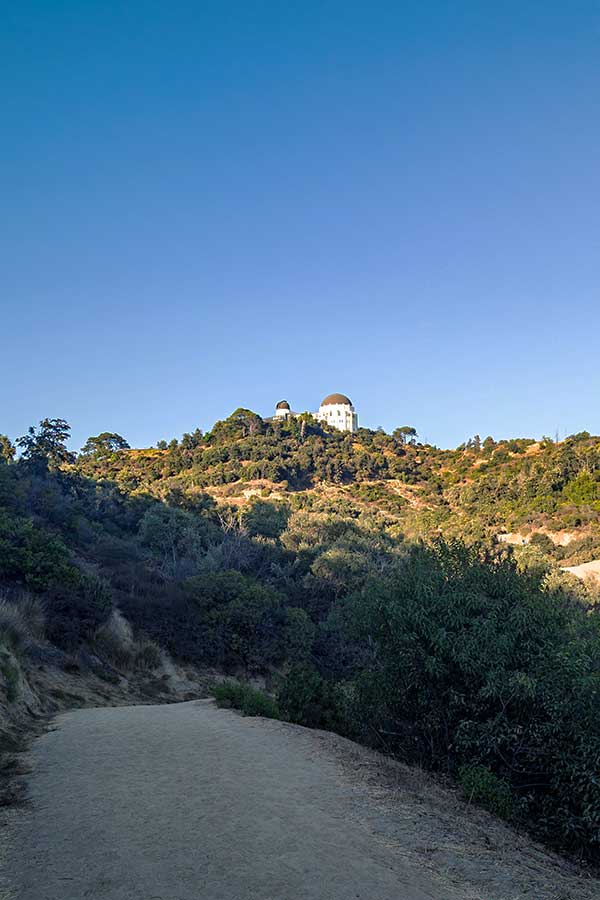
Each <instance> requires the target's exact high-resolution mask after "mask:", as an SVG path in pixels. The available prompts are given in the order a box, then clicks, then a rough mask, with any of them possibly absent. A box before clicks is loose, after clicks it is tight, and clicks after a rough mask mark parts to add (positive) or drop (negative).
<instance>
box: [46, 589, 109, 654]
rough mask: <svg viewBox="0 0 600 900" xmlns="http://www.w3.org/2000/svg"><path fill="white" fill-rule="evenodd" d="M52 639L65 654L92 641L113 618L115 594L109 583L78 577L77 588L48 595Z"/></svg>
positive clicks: (47, 602)
mask: <svg viewBox="0 0 600 900" xmlns="http://www.w3.org/2000/svg"><path fill="white" fill-rule="evenodd" d="M46 608H47V610H48V638H49V639H50V640H51V641H53V642H54V643H56V644H58V646H59V647H62V648H63V649H65V650H74V649H77V648H78V647H79V646H80V645H81V644H82V643H84V642H86V641H91V640H93V638H94V635H95V633H96V631H97V629H98V628H99V626H101V625H103V624H104V623H105V622H106V621H107V619H108V617H109V616H110V614H111V611H112V608H113V602H112V592H111V590H110V587H109V585H108V584H107V582H105V581H103V580H101V579H99V578H96V577H94V576H92V575H83V574H81V573H78V578H77V582H76V583H75V584H74V585H64V586H61V587H57V588H55V589H54V590H52V591H50V592H49V593H48V594H47V599H46Z"/></svg>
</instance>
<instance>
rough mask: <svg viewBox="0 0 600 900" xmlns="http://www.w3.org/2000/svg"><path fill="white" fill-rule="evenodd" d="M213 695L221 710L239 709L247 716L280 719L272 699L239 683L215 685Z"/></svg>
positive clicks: (224, 682)
mask: <svg viewBox="0 0 600 900" xmlns="http://www.w3.org/2000/svg"><path fill="white" fill-rule="evenodd" d="M213 694H214V697H215V700H216V701H217V706H220V707H222V708H223V709H231V708H234V709H240V710H241V711H242V712H243V713H245V714H246V715H247V716H264V717H265V718H266V719H280V718H281V714H280V712H279V706H278V705H277V701H276V700H274V699H273V697H269V696H268V694H265V693H264V692H263V691H259V690H257V689H256V688H253V687H251V686H250V685H249V684H243V683H242V682H240V681H223V682H222V683H221V684H217V685H215V687H214V688H213Z"/></svg>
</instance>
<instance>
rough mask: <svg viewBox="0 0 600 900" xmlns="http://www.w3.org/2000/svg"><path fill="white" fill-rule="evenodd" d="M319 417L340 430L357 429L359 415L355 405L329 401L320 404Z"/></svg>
mask: <svg viewBox="0 0 600 900" xmlns="http://www.w3.org/2000/svg"><path fill="white" fill-rule="evenodd" d="M317 418H318V419H320V420H321V421H324V422H327V423H328V424H329V425H332V426H333V427H334V428H337V429H338V430H339V431H356V430H357V428H358V416H357V414H356V411H355V409H354V407H353V406H348V404H346V403H328V404H327V405H326V406H320V407H319V412H318V413H317Z"/></svg>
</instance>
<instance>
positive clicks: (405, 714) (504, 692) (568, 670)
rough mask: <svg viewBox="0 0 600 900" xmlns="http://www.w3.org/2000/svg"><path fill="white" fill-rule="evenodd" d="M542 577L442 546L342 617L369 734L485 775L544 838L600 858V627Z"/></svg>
mask: <svg viewBox="0 0 600 900" xmlns="http://www.w3.org/2000/svg"><path fill="white" fill-rule="evenodd" d="M543 577H544V576H543V574H540V575H538V574H535V573H532V572H530V571H529V570H528V571H525V572H519V570H518V569H517V567H516V566H515V564H514V563H513V561H512V558H511V555H510V553H508V554H506V553H500V554H494V553H491V552H490V553H488V552H483V551H481V550H479V549H478V548H476V547H473V548H467V547H465V546H464V545H462V544H459V543H456V544H445V543H443V542H440V543H438V544H437V545H435V546H433V547H426V546H423V547H417V548H414V549H413V551H412V552H411V554H410V556H409V557H407V559H406V560H405V562H404V563H403V564H402V565H401V566H399V567H398V568H397V570H395V571H394V572H392V573H387V574H386V575H385V576H384V577H377V578H374V579H373V580H372V581H371V582H370V583H369V584H368V585H367V587H366V588H365V590H364V591H362V592H361V593H360V594H357V595H356V596H355V597H354V598H353V599H352V600H350V601H348V602H347V603H346V604H345V605H344V606H345V614H346V616H347V621H348V625H349V631H348V634H349V636H352V635H353V636H354V638H355V639H357V640H358V644H357V646H358V647H359V648H360V649H361V652H362V657H361V656H360V655H359V656H358V660H359V662H358V665H357V666H356V671H355V676H354V681H355V685H356V697H357V704H356V708H357V710H358V711H359V714H360V715H359V716H358V717H357V719H358V721H359V722H360V721H361V720H362V728H361V731H360V732H359V736H360V737H362V738H363V739H364V740H365V741H367V742H369V741H370V740H372V739H373V736H374V735H380V736H382V740H384V741H385V743H386V745H387V746H388V748H389V749H390V750H391V751H392V752H393V753H395V754H397V755H398V756H400V757H401V758H403V759H405V760H406V761H408V762H417V763H419V764H420V765H424V766H428V767H431V768H436V769H441V770H443V771H446V772H449V773H450V774H453V775H456V774H458V773H459V771H461V769H462V767H464V766H467V767H468V766H481V765H483V766H485V767H486V768H487V769H489V770H490V772H492V773H494V775H495V776H497V777H498V778H499V779H501V780H504V781H506V782H507V783H508V784H509V785H510V788H511V790H512V792H513V794H514V795H515V797H517V798H518V806H519V809H520V811H522V812H523V813H524V815H525V816H526V818H527V820H528V822H529V825H530V827H531V828H532V830H533V831H534V832H535V833H536V834H538V835H539V836H541V837H543V838H545V839H546V840H548V841H550V842H552V843H555V844H559V845H561V846H563V847H568V848H569V849H571V850H574V851H576V852H583V853H586V854H588V855H590V856H592V857H595V858H596V859H598V858H600V782H599V781H598V760H599V759H600V670H599V669H598V658H599V656H600V629H599V625H600V620H599V619H598V617H597V616H596V615H593V614H590V613H588V611H587V610H586V608H585V607H583V606H582V605H580V604H579V603H577V602H574V601H572V600H571V599H570V598H569V597H567V596H562V597H561V596H560V595H557V593H556V592H552V593H551V592H547V591H545V590H544V589H543ZM476 775H478V777H479V779H480V784H479V787H478V790H481V791H482V793H483V794H485V789H484V785H483V776H482V773H481V770H477V771H476V773H475V775H471V776H469V778H470V783H471V784H472V785H473V783H474V779H475V776H476ZM487 787H488V788H489V789H490V790H492V787H491V782H489V780H488V782H487ZM495 787H497V785H495Z"/></svg>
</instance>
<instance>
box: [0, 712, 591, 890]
mask: <svg viewBox="0 0 600 900" xmlns="http://www.w3.org/2000/svg"><path fill="white" fill-rule="evenodd" d="M28 757H29V758H28V760H27V761H28V763H29V765H30V767H31V774H30V776H29V778H28V787H29V800H28V802H27V804H26V805H25V806H24V807H21V808H12V809H7V810H5V811H4V812H3V813H2V817H1V818H0V873H1V874H0V898H1V900H13V898H14V900H16V898H19V900H85V898H107V900H125V898H127V900H192V898H193V900H199V898H202V900H217V898H218V900H351V898H361V900H392V898H393V900H467V898H469V900H521V898H531V900H592V898H598V897H599V896H600V881H598V880H595V879H592V878H588V877H586V875H585V873H584V872H582V871H581V870H578V869H577V868H576V867H575V866H572V865H570V864H568V863H566V862H564V861H563V860H561V859H559V858H558V857H555V856H554V855H552V854H550V853H548V852H547V851H545V850H543V849H541V848H540V847H538V846H536V845H535V844H533V843H532V842H531V841H530V840H529V839H527V838H525V837H523V836H520V835H518V834H516V833H515V832H514V831H513V830H512V829H511V828H509V827H508V826H505V825H503V824H502V823H500V822H498V821H496V820H494V819H493V818H492V817H491V816H489V815H488V814H487V813H485V812H483V811H481V810H477V809H474V808H470V807H467V806H466V805H465V804H464V803H463V802H462V801H461V800H459V798H458V795H457V794H456V792H455V791H454V790H452V789H448V788H445V787H444V786H441V785H440V784H439V783H438V782H437V781H435V780H434V779H432V778H431V777H430V776H428V775H426V774H424V773H420V772H419V771H418V770H414V769H409V768H407V767H405V766H401V765H399V764H396V763H393V762H390V761H389V760H386V759H385V758H383V757H381V756H379V755H378V754H375V753H372V752H370V751H368V750H365V749H363V748H361V747H359V746H357V745H356V744H353V743H351V742H350V741H347V740H344V739H343V738H339V737H337V736H335V735H332V734H327V733H325V732H319V731H311V730H308V729H305V728H300V727H298V726H294V725H289V724H286V723H282V722H274V721H270V720H265V719H248V718H243V717H241V716H240V715H238V714H237V713H236V712H233V711H228V710H218V709H216V708H215V707H214V706H213V705H212V703H211V702H210V701H203V700H200V701H192V702H187V703H178V704H172V705H166V706H133V707H131V706H130V707H119V708H103V709H86V710H78V711H75V712H70V713H64V714H61V715H60V716H59V717H58V719H57V720H56V723H55V727H54V729H53V730H52V731H50V732H49V733H47V734H45V735H44V736H43V737H41V738H39V739H38V740H37V741H36V742H35V744H34V746H33V749H32V751H31V752H30V753H29V754H28Z"/></svg>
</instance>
